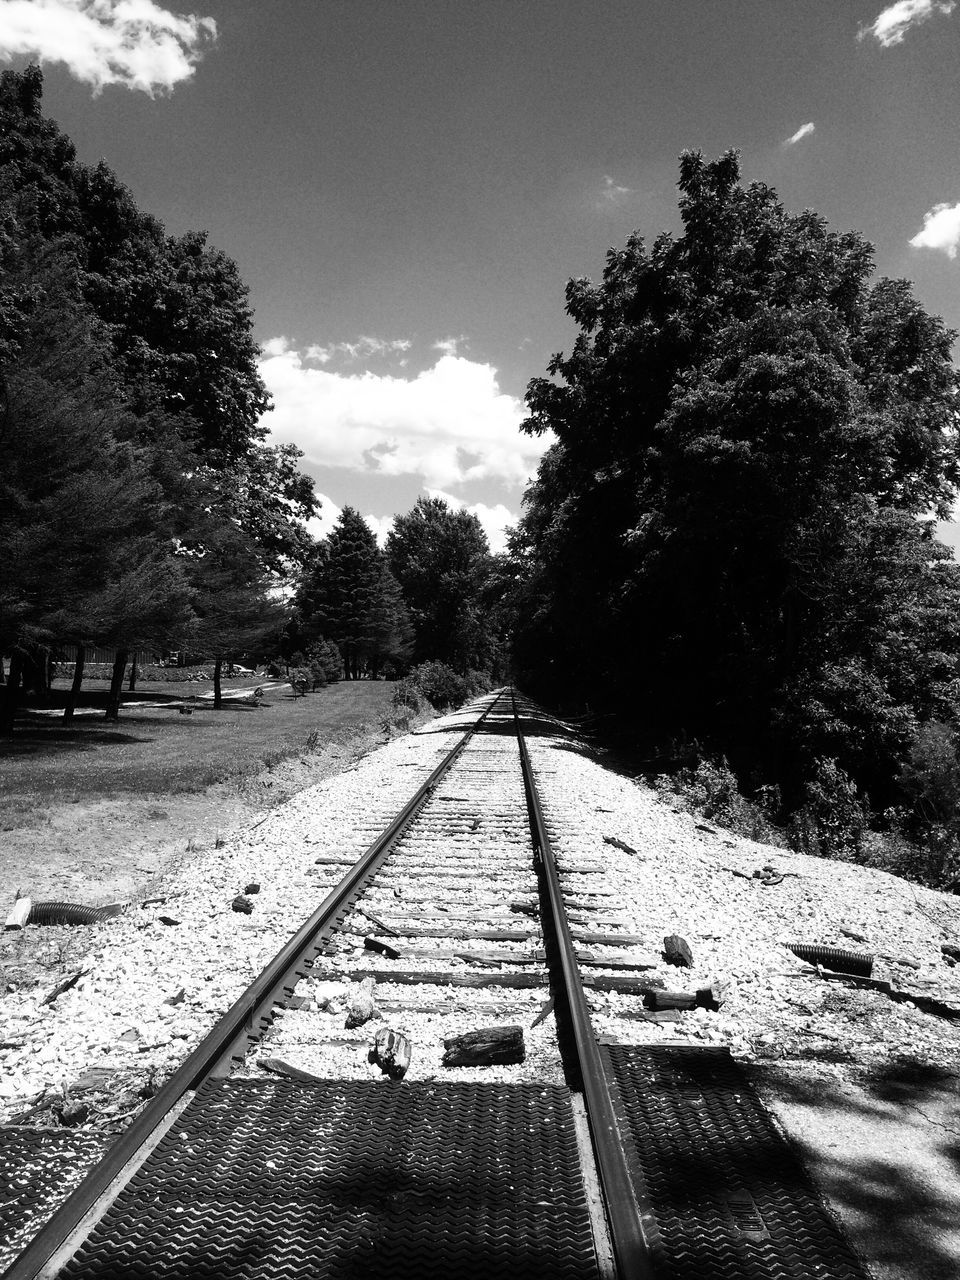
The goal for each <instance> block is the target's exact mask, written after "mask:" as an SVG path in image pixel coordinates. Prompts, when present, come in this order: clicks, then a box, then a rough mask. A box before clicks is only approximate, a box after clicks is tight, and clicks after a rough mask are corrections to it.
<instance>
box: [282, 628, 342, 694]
mask: <svg viewBox="0 0 960 1280" xmlns="http://www.w3.org/2000/svg"><path fill="white" fill-rule="evenodd" d="M295 656H299V655H295ZM292 661H293V659H291V662H292ZM298 665H299V666H303V667H305V668H306V669H307V670H308V671H309V673H310V680H311V683H312V685H313V687H314V689H322V688H323V686H324V685H325V684H331V683H333V682H335V681H337V680H339V679H340V677H341V676H342V675H343V659H342V658H341V657H340V650H339V649H338V648H337V646H336V645H335V644H334V643H333V641H332V640H317V641H315V643H314V644H312V645H311V646H310V648H309V649H308V650H307V652H306V654H304V655H303V660H302V662H300V663H299V664H298Z"/></svg>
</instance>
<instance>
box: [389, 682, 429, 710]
mask: <svg viewBox="0 0 960 1280" xmlns="http://www.w3.org/2000/svg"><path fill="white" fill-rule="evenodd" d="M393 705H394V707H395V708H396V710H397V711H398V712H406V713H408V715H414V716H415V715H417V714H418V713H419V712H420V711H421V710H422V709H423V695H422V691H421V689H420V687H419V686H418V685H417V684H416V682H415V681H414V680H411V678H410V677H409V676H404V678H403V679H402V680H398V681H397V683H396V684H395V685H394V686H393Z"/></svg>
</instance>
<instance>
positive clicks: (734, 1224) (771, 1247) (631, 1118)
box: [601, 1045, 869, 1280]
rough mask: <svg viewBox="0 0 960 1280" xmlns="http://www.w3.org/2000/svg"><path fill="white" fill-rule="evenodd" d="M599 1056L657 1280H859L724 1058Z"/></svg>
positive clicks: (761, 1111) (786, 1149)
mask: <svg viewBox="0 0 960 1280" xmlns="http://www.w3.org/2000/svg"><path fill="white" fill-rule="evenodd" d="M601 1053H602V1054H603V1057H604V1060H605V1063H606V1065H607V1068H608V1071H609V1072H610V1075H611V1079H612V1081H613V1082H614V1084H615V1088H614V1091H613V1092H614V1103H615V1107H616V1110H617V1115H618V1120H619V1123H620V1125H621V1131H622V1134H623V1138H624V1142H625V1143H626V1145H627V1149H628V1154H629V1157H630V1163H631V1172H632V1175H633V1178H634V1186H635V1189H636V1192H637V1197H638V1199H639V1200H640V1201H641V1203H642V1204H643V1206H644V1208H645V1209H649V1210H650V1215H651V1217H652V1221H653V1223H654V1224H655V1225H654V1226H653V1229H652V1230H651V1231H650V1239H651V1244H652V1246H653V1260H654V1263H655V1268H656V1272H657V1275H658V1277H659V1276H663V1277H664V1280H668V1278H669V1280H681V1277H682V1278H683V1280H689V1278H690V1277H698V1278H703V1277H710V1280H727V1278H729V1280H748V1278H749V1280H768V1278H769V1280H773V1278H775V1280H810V1278H811V1277H817V1280H869V1277H868V1274H867V1272H866V1271H865V1270H864V1268H863V1266H862V1264H861V1263H860V1262H859V1261H858V1259H857V1257H856V1255H855V1254H854V1253H853V1251H852V1249H851V1248H850V1246H849V1244H848V1243H847V1242H846V1240H845V1239H844V1237H843V1236H842V1235H841V1233H840V1231H839V1229H838V1227H837V1226H836V1224H835V1223H834V1222H833V1220H832V1218H830V1216H829V1215H828V1214H827V1212H826V1210H825V1209H824V1207H823V1203H822V1201H821V1200H820V1198H819V1196H818V1195H817V1193H816V1191H815V1189H814V1187H813V1184H812V1183H811V1181H810V1179H809V1177H808V1175H807V1173H806V1171H805V1170H804V1168H803V1166H802V1164H801V1163H800V1160H799V1157H798V1156H797V1155H796V1153H795V1152H794V1151H793V1149H792V1147H790V1146H789V1145H788V1144H787V1143H786V1142H785V1141H784V1139H783V1138H782V1136H781V1135H780V1133H779V1132H778V1131H777V1129H776V1128H775V1126H774V1123H773V1120H772V1119H771V1117H770V1114H769V1113H768V1112H767V1110H766V1108H765V1107H764V1106H763V1104H762V1103H761V1101H760V1099H759V1097H758V1096H757V1094H756V1092H755V1090H754V1089H753V1086H752V1085H751V1084H750V1082H749V1081H748V1080H747V1078H746V1076H745V1075H744V1073H743V1071H742V1070H741V1069H740V1067H739V1066H738V1065H737V1064H736V1062H734V1060H733V1059H732V1058H731V1057H730V1055H729V1053H728V1052H727V1051H726V1050H725V1049H686V1048H668V1047H659V1048H658V1047H650V1048H630V1047H626V1046H620V1045H605V1046H603V1047H602V1048H601ZM649 1222H650V1218H648V1217H645V1223H649Z"/></svg>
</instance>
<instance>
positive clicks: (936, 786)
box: [898, 720, 960, 825]
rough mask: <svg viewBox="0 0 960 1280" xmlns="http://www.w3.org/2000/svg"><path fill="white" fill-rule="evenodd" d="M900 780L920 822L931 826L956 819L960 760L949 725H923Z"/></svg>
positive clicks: (932, 722) (959, 811)
mask: <svg viewBox="0 0 960 1280" xmlns="http://www.w3.org/2000/svg"><path fill="white" fill-rule="evenodd" d="M898 781H899V782H900V785H901V787H902V788H903V790H904V791H905V792H906V794H907V795H908V796H909V797H910V799H911V800H912V801H913V804H914V808H915V809H916V813H917V817H918V818H919V819H920V820H921V821H923V822H924V823H928V824H930V825H938V824H940V825H942V824H950V823H954V822H956V821H957V819H958V817H960V763H958V762H957V746H956V739H955V737H954V733H953V730H952V729H951V728H950V726H949V725H946V724H943V723H941V722H940V721H938V720H930V721H928V722H927V723H926V724H925V725H922V726H921V728H920V730H919V732H918V733H917V736H916V738H915V739H914V740H913V743H912V745H911V748H910V756H909V759H908V760H907V762H906V764H905V765H904V766H903V768H902V769H901V771H900V777H899V779H898Z"/></svg>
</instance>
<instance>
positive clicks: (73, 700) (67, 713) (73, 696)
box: [63, 644, 87, 724]
mask: <svg viewBox="0 0 960 1280" xmlns="http://www.w3.org/2000/svg"><path fill="white" fill-rule="evenodd" d="M86 658H87V650H86V648H85V646H84V645H82V644H78V645H77V660H76V662H75V663H74V666H73V684H71V686H70V692H69V693H68V694H67V704H66V706H65V707H64V708H63V723H64V724H69V723H70V721H71V720H72V719H73V711H74V708H75V707H76V705H77V698H78V697H79V695H80V686H81V685H82V684H83V664H84V662H85V661H86Z"/></svg>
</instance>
